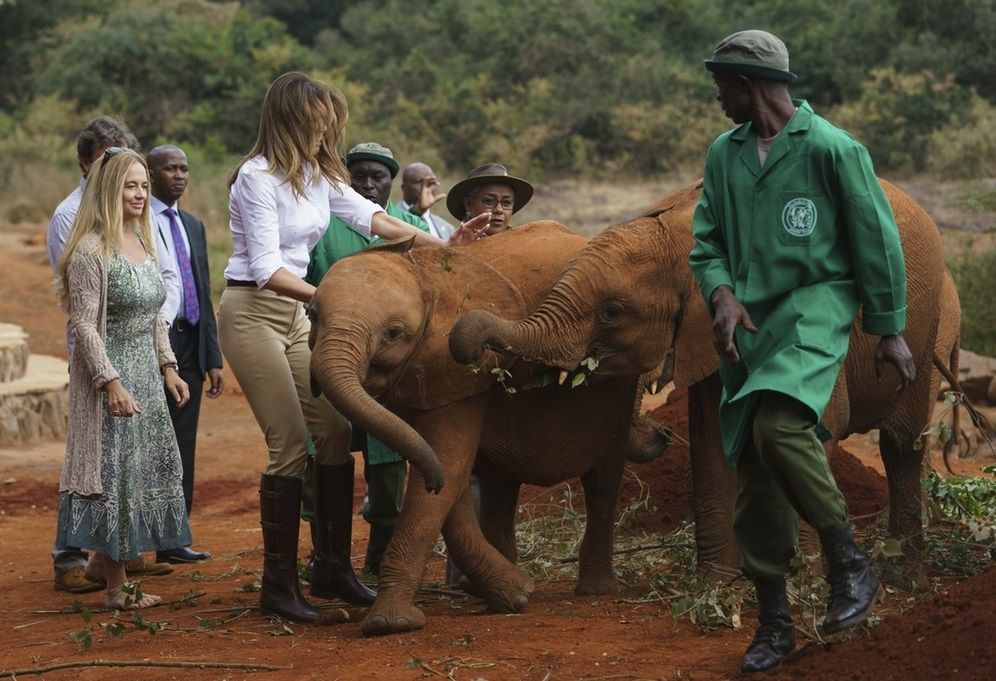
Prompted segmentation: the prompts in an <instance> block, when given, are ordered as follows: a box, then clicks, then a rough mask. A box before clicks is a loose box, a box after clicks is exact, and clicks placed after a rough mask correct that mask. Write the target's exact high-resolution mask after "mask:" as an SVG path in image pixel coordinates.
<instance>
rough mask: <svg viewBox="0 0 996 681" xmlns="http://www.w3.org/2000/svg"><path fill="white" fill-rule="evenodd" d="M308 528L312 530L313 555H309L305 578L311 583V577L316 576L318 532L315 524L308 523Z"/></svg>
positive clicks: (305, 567)
mask: <svg viewBox="0 0 996 681" xmlns="http://www.w3.org/2000/svg"><path fill="white" fill-rule="evenodd" d="M308 527H309V528H311V553H309V554H308V563H307V564H306V565H305V566H304V578H305V579H306V580H308V583H309V584H310V583H311V576H312V575H313V574H315V556H317V555H318V548H317V547H318V530H316V529H315V523H308Z"/></svg>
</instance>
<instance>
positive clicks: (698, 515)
mask: <svg viewBox="0 0 996 681" xmlns="http://www.w3.org/2000/svg"><path fill="white" fill-rule="evenodd" d="M721 394H722V384H721V383H720V380H719V374H712V375H710V376H708V377H707V378H706V379H704V380H703V381H701V382H699V383H696V384H694V385H692V386H691V387H689V389H688V436H689V437H688V439H689V445H690V446H689V450H690V456H691V472H692V495H691V497H692V511H693V515H694V518H695V544H696V553H697V556H698V566H699V570H700V571H702V572H704V573H705V575H706V577H707V578H709V579H713V580H720V579H725V578H729V576H730V574H731V572H732V573H735V572H738V571H739V570H740V552H739V551H738V550H737V543H736V539H735V538H734V536H733V506H734V501H735V499H736V492H737V474H736V471H735V470H734V469H732V468H730V467H729V466H727V465H726V461H725V459H724V457H723V442H722V439H721V437H720V431H719V398H720V395H721Z"/></svg>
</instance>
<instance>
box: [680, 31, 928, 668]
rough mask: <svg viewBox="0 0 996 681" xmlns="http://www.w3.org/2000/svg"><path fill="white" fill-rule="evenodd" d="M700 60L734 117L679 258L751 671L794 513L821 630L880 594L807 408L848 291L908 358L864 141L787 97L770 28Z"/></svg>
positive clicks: (832, 357) (779, 649)
mask: <svg viewBox="0 0 996 681" xmlns="http://www.w3.org/2000/svg"><path fill="white" fill-rule="evenodd" d="M705 65H706V68H707V69H708V70H709V71H711V72H712V74H713V79H714V81H715V83H716V88H717V95H716V97H717V99H718V100H719V101H720V103H721V104H722V106H723V110H724V111H725V112H726V115H727V116H728V117H729V118H731V119H732V120H733V121H734V123H737V124H738V125H739V127H737V128H734V129H733V130H730V131H728V132H726V133H724V134H722V135H720V136H719V138H717V139H716V141H715V142H714V143H713V144H712V146H711V147H710V149H709V153H708V156H707V158H706V166H705V173H704V180H703V189H702V196H701V198H700V199H699V203H698V206H697V207H696V210H695V215H694V218H693V222H692V230H693V233H694V236H695V240H696V244H695V247H694V248H693V249H692V252H691V254H690V256H689V264H690V265H691V267H692V270H693V272H694V273H695V277H696V279H697V280H698V283H699V286H700V288H701V289H702V294H703V296H705V299H706V302H707V304H708V306H709V308H710V312H711V313H712V316H713V333H714V343H715V346H716V350H717V352H718V353H719V354H720V357H721V363H720V377H721V378H722V381H723V388H724V390H723V396H722V400H721V403H720V425H721V429H722V436H723V448H724V451H725V454H726V457H727V461H728V462H729V463H730V464H731V465H733V466H736V468H737V477H738V492H737V502H736V510H735V517H734V525H735V533H736V537H737V543H738V545H739V547H740V551H741V554H742V556H743V572H744V574H745V575H746V576H747V577H748V578H749V579H750V580H751V581H752V582H753V583H754V585H755V587H756V590H757V597H758V607H759V612H758V619H759V620H760V627H759V628H758V630H757V633H756V635H755V638H754V640H753V642H752V643H751V645H750V647H749V648H748V649H747V653H746V654H745V656H744V659H743V664H742V670H743V671H745V672H753V671H762V670H766V669H771V668H773V667H775V666H777V665H778V664H780V663H781V662H782V660H783V659H784V658H785V656H786V655H787V654H788V653H789V652H790V651H791V650H792V648H793V647H794V625H793V623H792V615H791V612H790V610H789V604H788V599H787V597H786V592H785V575H786V574H787V573H788V570H789V562H790V560H791V559H792V557H793V555H794V554H795V543H796V535H797V529H798V527H797V526H798V518H799V517H802V518H803V519H804V520H805V521H806V522H808V523H809V524H810V525H812V526H813V527H814V528H816V530H817V532H818V533H819V536H820V540H821V544H822V547H823V554H824V557H825V559H826V561H827V571H826V577H827V581H828V582H829V584H830V598H829V602H828V605H827V614H826V618H825V619H824V622H823V631H824V632H825V633H833V632H837V631H841V630H842V629H845V628H847V627H851V626H854V625H856V624H859V623H860V622H862V621H864V619H865V618H866V617H867V616H868V615H869V614H870V612H871V610H872V608H873V607H874V605H875V603H876V601H877V600H878V598H879V597H880V595H881V586H880V584H879V582H878V580H877V579H876V577H875V575H874V573H873V572H872V570H871V567H870V565H869V562H868V560H867V558H866V557H865V556H864V555H862V554H861V553H860V551H859V550H858V548H857V546H856V545H855V543H854V537H853V534H852V532H851V527H850V524H849V522H848V514H847V505H846V503H845V501H844V498H843V496H842V495H841V493H840V490H839V489H838V488H837V485H836V483H835V482H834V479H833V476H832V474H831V473H830V469H829V466H828V465H827V461H826V456H825V454H824V451H823V447H822V443H821V440H822V439H824V436H826V435H828V433H827V431H826V429H825V428H823V427H822V426H821V425H820V422H819V419H820V417H821V415H822V414H823V411H824V409H825V408H826V405H827V403H828V401H829V399H830V395H831V393H832V392H833V388H834V384H835V383H836V380H837V375H838V373H839V371H840V368H841V365H842V364H843V361H844V357H845V355H846V354H847V348H848V342H849V338H850V329H851V324H852V322H853V321H854V318H855V315H856V313H857V310H858V306H859V305H860V306H861V307H862V309H863V314H862V325H863V330H864V331H865V332H866V333H870V334H876V335H879V336H880V341H879V346H878V348H877V350H876V353H875V356H876V362H877V367H876V368H877V370H878V371H879V373H881V371H882V368H883V363H886V362H887V363H890V364H892V365H894V366H895V367H896V369H897V370H898V371H899V375H900V379H901V388H900V389H904V388H905V387H906V386H907V385H908V384H909V383H910V382H911V381H912V380H913V378H914V376H915V367H914V364H913V358H912V355H911V353H910V351H909V349H908V348H907V346H906V341H905V340H904V338H903V336H902V332H903V329H904V328H905V325H906V272H905V266H904V262H903V253H902V248H901V245H900V242H899V232H898V229H897V228H896V223H895V219H894V217H893V214H892V209H891V207H890V205H889V203H888V200H887V199H886V197H885V194H884V193H883V191H882V189H881V187H880V186H879V184H878V181H877V179H876V177H875V172H874V170H873V168H872V164H871V159H870V158H869V156H868V152H867V151H866V150H865V148H864V147H863V146H862V145H861V144H859V143H858V142H857V141H855V140H854V139H853V138H852V137H851V136H850V135H848V134H847V133H846V132H844V131H842V130H839V129H838V128H835V127H833V126H832V125H830V124H829V123H828V122H827V121H825V120H824V119H822V118H820V117H819V116H817V115H816V114H815V113H813V110H812V108H811V107H810V106H809V104H807V103H806V102H804V101H801V100H793V99H792V98H791V97H790V95H789V88H788V85H789V83H791V82H793V81H794V80H795V79H796V76H795V74H793V73H792V72H791V71H789V60H788V50H787V49H786V47H785V45H784V43H782V41H781V40H779V39H778V38H777V37H775V36H773V35H771V34H770V33H766V32H764V31H756V30H751V31H741V32H739V33H735V34H733V35H731V36H729V37H727V38H726V39H725V40H723V41H722V42H721V43H720V44H719V45H718V46H717V47H716V50H715V52H714V54H713V57H712V59H710V60H706V62H705ZM869 378H870V377H869Z"/></svg>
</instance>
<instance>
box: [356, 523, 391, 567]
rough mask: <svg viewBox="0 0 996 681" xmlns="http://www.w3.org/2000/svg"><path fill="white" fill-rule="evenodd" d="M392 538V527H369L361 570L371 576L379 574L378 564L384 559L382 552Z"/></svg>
mask: <svg viewBox="0 0 996 681" xmlns="http://www.w3.org/2000/svg"><path fill="white" fill-rule="evenodd" d="M392 536H394V525H371V526H370V541H369V542H367V557H366V559H365V560H364V561H363V570H364V571H365V572H369V573H370V574H371V575H374V576H376V575H379V574H380V563H381V561H382V560H383V559H384V551H386V550H387V545H388V544H390V543H391V537H392Z"/></svg>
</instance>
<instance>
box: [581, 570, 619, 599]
mask: <svg viewBox="0 0 996 681" xmlns="http://www.w3.org/2000/svg"><path fill="white" fill-rule="evenodd" d="M618 591H619V580H618V579H616V577H615V576H614V575H610V576H608V577H598V578H589V577H586V578H584V579H578V583H577V585H576V586H575V587H574V593H575V594H577V595H578V596H606V595H610V594H614V593H618Z"/></svg>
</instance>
